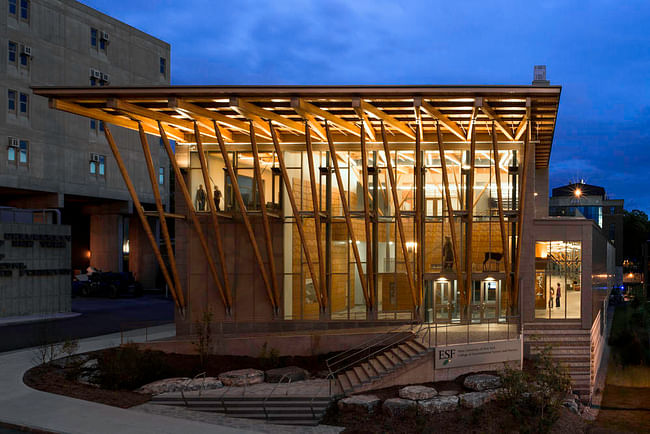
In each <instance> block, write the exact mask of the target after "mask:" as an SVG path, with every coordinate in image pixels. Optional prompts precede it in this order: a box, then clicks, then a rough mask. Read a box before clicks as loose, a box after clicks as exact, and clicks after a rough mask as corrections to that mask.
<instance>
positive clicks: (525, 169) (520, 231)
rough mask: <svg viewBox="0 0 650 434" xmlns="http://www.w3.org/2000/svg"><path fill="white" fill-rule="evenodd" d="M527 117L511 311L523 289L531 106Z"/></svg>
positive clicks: (515, 307) (513, 310) (517, 302)
mask: <svg viewBox="0 0 650 434" xmlns="http://www.w3.org/2000/svg"><path fill="white" fill-rule="evenodd" d="M526 117H527V119H528V121H527V123H528V126H527V127H526V132H525V133H524V158H523V161H522V170H521V182H520V185H519V192H520V193H519V213H518V219H517V220H518V224H517V251H516V254H515V265H514V274H515V276H514V280H515V281H514V288H515V290H514V294H513V296H512V306H511V312H516V310H517V308H518V306H519V291H520V290H521V288H520V285H519V268H520V263H521V245H522V243H523V233H524V217H525V209H526V191H527V189H526V180H527V178H528V165H529V164H530V153H531V152H530V151H531V149H532V146H530V139H531V133H530V106H528V107H526Z"/></svg>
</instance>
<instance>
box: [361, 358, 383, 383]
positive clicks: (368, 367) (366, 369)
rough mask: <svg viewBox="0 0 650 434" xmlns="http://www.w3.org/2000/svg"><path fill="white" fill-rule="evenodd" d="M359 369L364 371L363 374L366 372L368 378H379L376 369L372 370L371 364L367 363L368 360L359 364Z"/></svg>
mask: <svg viewBox="0 0 650 434" xmlns="http://www.w3.org/2000/svg"><path fill="white" fill-rule="evenodd" d="M361 369H363V372H365V374H366V375H367V376H368V378H370V379H371V380H375V379H377V378H379V373H378V372H377V371H375V370H374V368H373V367H372V365H370V363H368V362H363V363H362V364H361Z"/></svg>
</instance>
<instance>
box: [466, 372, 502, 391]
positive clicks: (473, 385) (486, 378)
mask: <svg viewBox="0 0 650 434" xmlns="http://www.w3.org/2000/svg"><path fill="white" fill-rule="evenodd" d="M463 386H465V387H467V388H468V389H470V390H475V391H477V392H481V391H483V390H488V389H496V388H497V387H501V378H499V377H497V376H496V375H487V374H476V375H469V376H467V377H465V381H464V382H463Z"/></svg>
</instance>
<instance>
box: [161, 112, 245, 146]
mask: <svg viewBox="0 0 650 434" xmlns="http://www.w3.org/2000/svg"><path fill="white" fill-rule="evenodd" d="M174 110H175V111H176V113H178V114H180V115H181V116H186V117H189V118H190V119H192V121H195V122H196V123H198V124H199V126H200V130H202V131H208V130H210V128H212V119H208V118H205V117H203V116H199V115H197V114H194V113H190V112H187V111H185V110H182V109H179V108H176V109H174ZM219 129H220V130H221V135H222V136H223V139H224V140H226V141H228V142H232V141H233V138H232V133H231V132H230V131H229V130H228V129H227V128H225V127H223V126H221V125H220V126H219ZM195 135H196V134H195Z"/></svg>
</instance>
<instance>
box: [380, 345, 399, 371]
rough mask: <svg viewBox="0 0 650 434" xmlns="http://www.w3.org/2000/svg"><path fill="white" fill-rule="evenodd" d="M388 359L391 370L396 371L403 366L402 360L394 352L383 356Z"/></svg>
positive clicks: (387, 352)
mask: <svg viewBox="0 0 650 434" xmlns="http://www.w3.org/2000/svg"><path fill="white" fill-rule="evenodd" d="M382 356H384V357H386V358H387V359H388V361H389V362H390V364H391V367H390V369H395V368H397V367H398V366H402V359H401V358H399V357H398V356H397V354H395V353H394V352H393V351H392V350H389V351H386V352H384V353H383V354H382Z"/></svg>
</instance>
